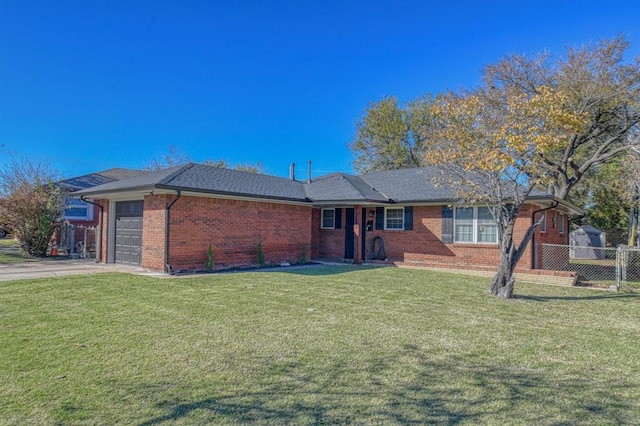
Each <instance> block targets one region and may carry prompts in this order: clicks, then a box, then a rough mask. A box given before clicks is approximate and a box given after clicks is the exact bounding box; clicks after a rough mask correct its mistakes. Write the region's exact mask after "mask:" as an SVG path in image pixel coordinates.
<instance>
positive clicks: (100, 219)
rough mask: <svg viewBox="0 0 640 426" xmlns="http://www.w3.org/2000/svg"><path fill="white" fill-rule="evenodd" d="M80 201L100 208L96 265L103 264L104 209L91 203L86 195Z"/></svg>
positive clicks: (97, 204) (100, 205)
mask: <svg viewBox="0 0 640 426" xmlns="http://www.w3.org/2000/svg"><path fill="white" fill-rule="evenodd" d="M80 200H82V201H84V202H85V203H89V204H93V205H94V206H98V207H100V214H99V215H98V232H97V233H96V263H100V262H102V216H103V215H104V207H103V206H102V204H99V203H95V202H93V201H89V200H88V199H86V198H85V196H84V195H81V196H80ZM84 243H85V247H86V244H87V242H86V241H85V242H84Z"/></svg>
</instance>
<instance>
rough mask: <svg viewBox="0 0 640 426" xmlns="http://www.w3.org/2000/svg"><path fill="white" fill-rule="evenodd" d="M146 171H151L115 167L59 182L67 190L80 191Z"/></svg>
mask: <svg viewBox="0 0 640 426" xmlns="http://www.w3.org/2000/svg"><path fill="white" fill-rule="evenodd" d="M146 173H149V172H147V171H144V170H133V169H122V168H113V169H108V170H102V171H100V172H95V173H91V174H88V175H83V176H77V177H73V178H70V179H65V180H62V181H60V182H59V184H60V186H62V187H63V188H64V189H65V190H67V191H78V190H80V189H86V188H92V187H94V186H98V185H104V184H105V183H109V182H115V181H119V180H124V179H130V178H133V177H136V176H140V175H143V174H146Z"/></svg>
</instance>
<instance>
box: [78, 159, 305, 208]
mask: <svg viewBox="0 0 640 426" xmlns="http://www.w3.org/2000/svg"><path fill="white" fill-rule="evenodd" d="M154 189H173V190H182V191H194V192H202V193H212V194H221V195H236V196H248V197H258V198H271V199H282V200H291V201H308V200H307V199H306V194H305V191H304V187H303V183H302V182H298V181H294V180H291V179H285V178H281V177H276V176H268V175H262V174H258V173H248V172H242V171H238V170H231V169H223V168H219V167H213V166H206V165H202V164H193V163H189V164H186V165H182V166H177V167H171V168H168V169H164V170H159V171H156V172H151V173H148V174H146V175H142V176H137V177H134V178H132V179H127V180H123V181H118V182H111V183H107V184H105V185H100V186H97V187H94V188H90V189H86V190H82V191H78V192H76V193H75V194H74V195H86V196H95V195H100V194H108V193H114V192H124V191H136V190H149V191H152V190H154Z"/></svg>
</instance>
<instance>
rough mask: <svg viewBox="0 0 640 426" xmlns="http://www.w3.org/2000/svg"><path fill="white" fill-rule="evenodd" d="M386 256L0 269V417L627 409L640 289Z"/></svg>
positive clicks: (451, 415)
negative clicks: (479, 273)
mask: <svg viewBox="0 0 640 426" xmlns="http://www.w3.org/2000/svg"><path fill="white" fill-rule="evenodd" d="M487 284H488V281H487V280H485V279H482V278H470V277H465V276H460V275H449V274H438V273H433V272H428V271H418V270H407V269H394V268H380V269H373V268H365V269H360V268H354V267H318V268H313V269H303V270H297V271H296V270H291V271H290V272H289V273H277V272H266V273H264V272H263V273H260V272H255V273H238V274H215V275H207V276H202V277H198V278H188V279H173V280H162V279H154V278H148V277H140V276H133V275H127V274H98V275H93V276H85V277H67V278H59V279H48V280H30V281H15V282H5V283H0V324H1V327H2V328H1V332H0V401H1V403H0V424H33V423H35V424H116V423H120V424H137V425H156V424H203V423H213V424H246V423H249V424H322V423H325V424H416V423H417V424H424V423H428V424H447V425H453V424H477V423H482V424H542V425H544V424H547V425H552V424H553V425H560V424H563V425H571V424H585V423H590V424H625V423H627V424H629V423H636V424H637V423H638V422H640V417H639V416H640V362H639V361H638V348H639V347H640V345H639V343H640V321H639V318H640V316H639V312H640V295H638V294H621V293H619V294H616V293H607V292H601V291H593V290H583V289H576V288H557V287H552V286H541V285H539V286H536V285H524V284H522V285H517V287H516V292H517V294H518V298H517V299H516V300H512V301H505V300H499V299H496V298H493V297H490V296H488V295H487V294H486V287H487Z"/></svg>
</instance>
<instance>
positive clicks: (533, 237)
mask: <svg viewBox="0 0 640 426" xmlns="http://www.w3.org/2000/svg"><path fill="white" fill-rule="evenodd" d="M553 202H554V203H555V204H553V205H551V206H549V207H545V208H544V209H540V210H535V211H534V212H533V213H531V222H532V223H536V213H540V212H546V211H547V210H551V209H555V208H556V207H558V205H559V204H560V203H559V202H557V201H553ZM545 220H546V219H545ZM568 227H569V224H568V223H567V228H568ZM567 232H569V231H568V230H567ZM531 247H532V248H533V250H531V265H533V268H532V269H536V267H537V266H538V265H536V233H535V231H534V232H533V234H531Z"/></svg>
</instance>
